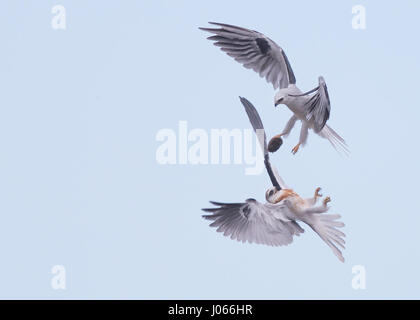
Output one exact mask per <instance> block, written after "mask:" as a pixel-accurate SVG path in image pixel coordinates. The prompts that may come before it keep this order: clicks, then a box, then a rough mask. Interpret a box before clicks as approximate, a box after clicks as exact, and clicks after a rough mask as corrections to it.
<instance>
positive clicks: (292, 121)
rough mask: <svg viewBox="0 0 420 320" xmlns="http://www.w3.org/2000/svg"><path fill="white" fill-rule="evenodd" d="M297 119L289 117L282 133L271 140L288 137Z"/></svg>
mask: <svg viewBox="0 0 420 320" xmlns="http://www.w3.org/2000/svg"><path fill="white" fill-rule="evenodd" d="M296 120H297V117H296V116H295V115H293V116H291V118H290V119H289V121H287V123H286V126H285V127H284V129H283V131H282V133H280V134H278V135H276V136H274V137H273V138H280V137H281V136H286V137H287V136H288V135H289V133H290V131H292V129H293V127H294V126H295V123H296Z"/></svg>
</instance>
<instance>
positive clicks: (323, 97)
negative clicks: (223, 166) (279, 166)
mask: <svg viewBox="0 0 420 320" xmlns="http://www.w3.org/2000/svg"><path fill="white" fill-rule="evenodd" d="M209 23H210V24H213V25H216V26H217V27H218V28H200V29H201V30H204V31H207V32H210V33H212V34H214V35H213V36H210V37H208V38H207V39H209V40H212V41H214V45H215V46H217V47H220V48H221V50H222V51H224V52H226V53H227V54H228V55H229V56H231V57H232V58H234V59H235V60H236V61H238V62H239V63H241V64H242V65H243V66H244V67H245V68H247V69H253V70H254V71H255V72H257V73H259V75H260V76H261V77H263V78H265V79H266V80H267V82H270V83H271V84H272V85H273V87H274V89H275V90H276V89H280V90H279V91H278V92H277V93H276V95H275V97H274V105H275V106H278V105H279V104H284V105H286V106H287V107H288V108H289V109H290V110H291V111H292V112H293V116H292V117H291V118H290V119H289V121H288V122H287V124H286V126H285V128H284V129H283V131H282V132H281V133H280V134H278V135H276V136H274V137H273V138H272V139H271V140H270V142H269V144H268V150H269V151H270V152H274V151H276V150H277V149H278V148H279V147H280V145H281V141H282V140H281V137H287V136H288V135H289V133H290V132H291V130H292V129H293V127H294V125H295V123H296V121H297V120H300V121H301V122H302V126H301V130H300V137H299V142H298V144H297V145H296V146H295V147H294V148H293V149H292V152H293V154H295V153H296V152H297V151H298V150H299V147H300V146H304V145H305V144H306V142H307V138H308V130H309V129H312V130H313V131H314V132H315V133H317V134H318V135H319V136H321V137H323V138H325V139H327V140H328V141H329V142H330V143H331V145H332V146H333V147H334V148H335V149H336V150H337V151H342V152H343V153H345V154H348V153H349V150H348V147H347V144H346V142H345V141H344V139H343V138H342V137H340V135H339V134H338V133H337V132H335V131H334V130H333V129H332V128H331V127H329V126H328V125H327V124H326V122H327V120H328V119H329V117H330V111H331V104H330V98H329V96H328V90H327V85H326V83H325V80H324V78H323V77H319V78H318V86H317V87H315V88H314V89H312V90H310V91H308V92H305V93H302V91H301V90H300V89H299V88H298V87H297V86H296V78H295V75H294V73H293V70H292V67H291V66H290V63H289V60H288V59H287V56H286V54H285V53H284V50H283V49H282V48H281V47H280V46H278V45H277V44H276V43H275V42H274V41H273V40H271V39H270V38H268V37H266V36H265V35H263V34H262V33H260V32H257V31H254V30H250V29H246V28H241V27H237V26H232V25H228V24H223V23H216V22H209Z"/></svg>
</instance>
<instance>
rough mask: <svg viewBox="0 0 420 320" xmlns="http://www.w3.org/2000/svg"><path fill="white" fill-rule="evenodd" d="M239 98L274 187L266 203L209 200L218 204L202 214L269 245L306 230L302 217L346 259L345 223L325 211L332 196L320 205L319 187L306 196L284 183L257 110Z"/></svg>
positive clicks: (237, 235) (232, 233) (226, 230)
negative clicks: (273, 158)
mask: <svg viewBox="0 0 420 320" xmlns="http://www.w3.org/2000/svg"><path fill="white" fill-rule="evenodd" d="M240 100H241V102H242V104H243V106H244V107H245V110H246V112H247V114H248V117H249V120H250V122H251V124H252V126H253V128H254V131H255V132H256V133H257V136H258V138H259V139H258V140H259V142H260V146H261V148H262V150H263V152H264V162H265V167H266V169H267V172H268V175H269V177H270V179H271V182H272V184H273V187H271V188H269V189H268V190H267V191H266V193H265V198H266V200H267V202H266V203H260V202H258V201H257V200H255V199H247V200H245V202H242V203H221V202H214V201H210V203H211V204H213V205H215V206H216V207H213V208H208V209H202V210H203V211H205V212H207V213H210V214H206V215H203V218H205V219H207V220H211V221H212V223H211V224H210V226H211V227H217V231H218V232H223V235H225V236H229V237H230V238H231V239H236V240H238V241H241V242H247V241H248V242H249V243H258V244H265V245H270V246H282V245H288V244H290V243H291V242H292V241H293V237H294V236H299V235H300V234H301V233H302V232H304V230H303V229H302V228H301V226H300V225H299V224H298V221H302V222H304V223H306V224H307V225H309V226H310V227H311V228H312V229H313V230H314V231H315V232H316V233H317V234H318V235H319V236H320V237H321V239H322V240H324V241H325V243H326V244H327V245H328V246H329V247H330V248H331V249H332V251H333V253H334V254H335V255H336V256H337V257H338V259H339V260H340V261H342V262H344V258H343V255H342V253H341V251H340V250H339V249H338V247H341V248H343V249H344V244H345V241H344V239H343V237H344V236H345V234H344V233H343V232H341V231H339V230H338V229H337V228H340V227H343V226H344V223H342V222H340V221H338V219H339V218H340V217H341V216H340V215H338V214H325V212H327V211H328V210H329V208H330V207H329V206H328V203H329V202H330V201H331V199H330V197H325V198H324V199H323V201H322V204H321V205H317V200H318V199H319V198H320V197H322V195H321V194H320V193H319V192H320V188H317V189H316V190H315V193H314V196H313V197H311V198H307V199H304V198H302V197H300V196H299V195H298V194H297V193H296V192H295V191H293V190H292V189H290V188H288V187H287V186H286V185H285V183H284V181H283V180H282V179H281V177H280V176H279V174H278V172H277V170H276V168H275V167H274V166H272V165H271V163H270V159H269V153H268V149H267V140H266V135H265V132H264V127H263V124H262V122H261V119H260V117H259V115H258V113H257V110H256V109H255V107H254V106H253V105H252V104H251V103H250V102H249V101H248V100H247V99H245V98H241V97H240Z"/></svg>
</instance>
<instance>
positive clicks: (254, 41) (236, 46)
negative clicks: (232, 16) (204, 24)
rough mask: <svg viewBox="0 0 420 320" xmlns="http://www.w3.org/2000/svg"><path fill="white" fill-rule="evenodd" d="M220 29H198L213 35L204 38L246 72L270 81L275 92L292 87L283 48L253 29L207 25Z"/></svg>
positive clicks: (292, 77)
mask: <svg viewBox="0 0 420 320" xmlns="http://www.w3.org/2000/svg"><path fill="white" fill-rule="evenodd" d="M209 23H210V24H213V25H216V26H219V27H220V28H217V29H215V28H200V29H201V30H204V31H208V32H210V33H213V34H215V36H211V37H208V38H207V39H209V40H213V41H215V42H214V45H215V46H218V47H220V48H221V50H222V51H224V52H226V53H227V54H228V55H229V56H231V57H232V58H234V59H235V60H236V61H238V62H239V63H241V64H242V65H243V66H244V67H245V68H247V69H253V70H254V71H255V72H257V73H259V75H260V77H263V78H265V79H266V80H267V82H270V83H271V84H272V85H273V87H274V89H277V88H279V87H280V88H287V87H288V86H289V84H295V83H296V78H295V75H294V74H293V70H292V67H291V66H290V63H289V60H288V59H287V56H286V54H285V53H284V51H283V49H282V48H280V47H279V46H278V45H277V44H276V43H275V42H274V41H272V40H271V39H269V38H268V37H266V36H265V35H263V34H262V33H259V32H257V31H254V30H249V29H245V28H241V27H236V26H232V25H228V24H223V23H216V22H209Z"/></svg>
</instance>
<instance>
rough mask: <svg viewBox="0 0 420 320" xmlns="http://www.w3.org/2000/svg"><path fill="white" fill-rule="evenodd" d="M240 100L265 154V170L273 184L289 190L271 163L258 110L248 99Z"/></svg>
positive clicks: (278, 187) (241, 98)
mask: <svg viewBox="0 0 420 320" xmlns="http://www.w3.org/2000/svg"><path fill="white" fill-rule="evenodd" d="M239 99H240V100H241V102H242V104H243V106H244V107H245V111H246V113H247V115H248V118H249V121H250V122H251V125H252V127H253V128H254V131H255V133H256V135H257V139H258V142H259V143H260V146H261V149H262V151H263V153H264V164H265V168H266V169H267V173H268V175H269V177H270V180H271V183H272V184H273V186H275V187H277V189H279V190H280V189H287V186H286V184H285V183H284V181H283V179H282V178H281V177H280V175H279V173H278V172H277V169H276V167H275V166H273V165H272V164H271V162H270V156H269V153H268V148H267V137H266V134H265V130H264V126H263V124H262V121H261V118H260V116H259V114H258V111H257V109H255V107H254V106H253V105H252V103H251V102H249V101H248V100H247V99H246V98H243V97H239Z"/></svg>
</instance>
